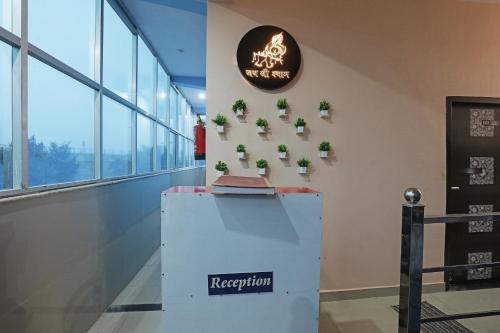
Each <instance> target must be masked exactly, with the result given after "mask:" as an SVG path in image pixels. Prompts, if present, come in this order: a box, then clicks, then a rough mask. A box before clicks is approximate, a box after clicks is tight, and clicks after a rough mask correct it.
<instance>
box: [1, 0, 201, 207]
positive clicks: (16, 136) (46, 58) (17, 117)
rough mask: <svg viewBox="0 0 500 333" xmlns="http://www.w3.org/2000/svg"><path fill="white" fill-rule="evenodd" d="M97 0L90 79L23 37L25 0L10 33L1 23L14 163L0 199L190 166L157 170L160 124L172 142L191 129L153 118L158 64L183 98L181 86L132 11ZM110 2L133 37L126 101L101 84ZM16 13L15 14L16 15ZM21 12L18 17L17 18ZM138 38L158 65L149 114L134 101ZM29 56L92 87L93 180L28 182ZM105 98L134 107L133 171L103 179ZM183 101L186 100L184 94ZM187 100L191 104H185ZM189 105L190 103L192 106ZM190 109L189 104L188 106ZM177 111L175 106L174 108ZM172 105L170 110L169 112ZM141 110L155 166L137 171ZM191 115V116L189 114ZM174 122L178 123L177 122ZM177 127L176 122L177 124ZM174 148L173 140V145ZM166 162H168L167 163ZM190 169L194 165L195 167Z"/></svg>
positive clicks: (186, 136)
mask: <svg viewBox="0 0 500 333" xmlns="http://www.w3.org/2000/svg"><path fill="white" fill-rule="evenodd" d="M95 1H96V8H97V10H96V18H95V22H96V29H95V33H96V39H95V50H96V52H95V53H96V59H95V61H94V64H95V67H96V68H95V71H94V74H95V75H94V78H90V77H88V76H87V75H85V74H83V73H80V72H79V71H77V70H76V69H74V68H72V67H71V66H69V65H67V64H65V63H63V62H61V61H59V60H58V59H56V58H55V57H54V56H52V55H50V54H48V53H46V52H44V51H43V50H41V49H40V48H38V47H36V46H34V45H32V44H30V43H29V42H28V40H27V36H28V17H27V15H28V13H27V12H28V11H27V8H26V10H21V8H20V7H22V6H27V0H20V1H15V2H14V3H16V5H13V7H14V8H13V10H14V13H15V14H16V15H13V17H12V32H11V31H9V30H6V29H5V28H2V27H0V41H2V42H5V43H7V44H9V45H10V46H12V47H13V50H14V51H15V55H13V80H12V85H13V93H12V95H13V96H12V100H13V108H12V109H13V110H12V113H13V115H12V123H13V124H12V135H13V157H12V159H13V163H14V165H15V166H16V167H15V168H14V169H15V170H14V179H13V188H12V189H3V190H0V199H1V198H5V197H13V196H20V195H26V194H31V193H38V192H44V191H50V190H55V189H69V188H73V187H78V186H89V185H98V184H106V183H110V182H115V181H124V180H129V179H135V178H144V177H151V176H155V175H158V174H164V173H172V172H176V171H178V170H179V169H186V168H189V167H186V166H184V167H177V162H176V161H173V165H174V167H173V168H167V170H157V168H156V165H157V162H156V159H157V158H158V157H157V156H156V153H157V140H156V137H157V133H156V130H157V126H158V125H162V126H164V127H166V128H167V137H168V139H169V140H170V137H171V136H170V133H172V134H173V135H175V138H176V141H177V140H179V139H180V138H184V139H185V140H188V141H191V142H193V138H191V137H190V135H189V133H183V132H185V131H183V130H182V129H181V128H173V127H172V126H170V118H168V119H165V121H162V120H161V119H159V118H158V117H157V110H156V107H157V98H158V96H157V89H158V68H160V67H161V69H162V70H163V71H164V72H165V73H166V74H167V75H168V77H169V78H170V82H169V89H175V90H176V93H177V94H178V98H186V97H185V96H184V95H183V94H182V92H181V91H180V89H179V88H178V87H177V86H176V85H175V83H174V82H172V80H171V78H172V76H171V74H170V72H169V71H168V70H167V68H166V66H165V65H164V64H163V62H162V60H161V59H160V58H159V57H158V55H157V53H156V50H155V49H154V48H153V47H152V45H151V43H150V42H149V40H148V39H147V37H146V36H144V35H143V34H142V32H141V31H140V30H139V29H138V28H137V25H136V24H135V22H133V20H132V19H131V18H130V15H129V14H128V13H127V10H126V9H125V8H123V7H122V6H121V4H119V1H117V0H95ZM105 1H107V3H108V4H109V5H110V6H111V7H112V9H113V10H114V11H115V12H116V14H117V15H118V16H119V17H120V18H121V20H122V21H123V22H124V23H125V25H126V26H127V27H128V29H129V30H130V31H131V32H132V35H133V39H134V45H133V46H134V50H133V60H132V63H133V82H132V87H134V89H133V91H132V95H133V96H132V99H131V101H128V100H126V99H124V98H122V97H120V96H119V95H117V94H115V93H114V92H112V91H110V90H109V89H107V88H105V87H104V86H103V75H102V74H103V27H104V17H103V10H104V2H105ZM17 14H18V15H17ZM17 16H19V17H17ZM139 37H140V38H142V39H143V41H144V42H145V44H146V45H147V46H148V48H149V50H150V51H151V53H152V55H153V57H154V58H155V60H156V66H157V70H156V71H155V79H154V87H155V90H154V97H155V100H154V103H153V108H154V112H153V114H149V113H146V112H144V110H141V109H140V108H139V107H138V106H137V70H138V68H137V56H138V47H137V44H138V38H139ZM28 56H31V57H33V58H35V59H37V60H39V61H41V62H42V63H44V64H46V65H48V66H49V67H51V68H52V69H54V70H56V71H59V72H61V73H63V74H66V75H67V76H69V77H70V78H71V79H74V80H76V81H78V82H79V83H81V84H83V85H85V86H87V87H89V88H91V89H93V90H95V92H96V94H95V95H96V98H95V108H94V112H95V117H94V119H95V120H94V123H95V124H94V126H95V127H94V133H95V134H94V135H95V139H94V154H95V155H94V163H95V173H94V175H95V179H92V180H83V181H75V182H69V183H57V184H50V185H40V186H36V187H28V179H29V174H28V163H29V161H28V130H27V119H28V110H27V109H28V107H27V96H28V91H27V89H28V87H27V86H28V84H27V82H28V79H29V78H28V75H27V68H28V66H27V63H28ZM104 97H107V98H110V99H112V100H114V101H115V102H118V103H119V104H122V105H123V106H124V107H127V108H129V109H131V110H132V118H133V119H132V131H133V133H132V174H130V175H125V176H119V177H112V178H103V175H102V131H103V128H102V106H103V98H104ZM186 100H187V99H186ZM188 104H189V103H188ZM191 109H192V107H191ZM192 110H193V109H192ZM175 111H176V112H179V110H175ZM171 112H172V110H169V112H168V113H169V114H168V116H170V113H171ZM138 114H141V115H143V116H145V117H147V118H149V119H151V120H152V121H153V126H152V127H153V132H154V133H153V138H154V140H153V158H154V160H153V171H151V172H148V173H144V174H138V173H137V169H136V167H137V149H136V146H137V120H136V119H137V115H138ZM191 116H192V117H194V116H195V115H194V114H192V115H191ZM177 125H178V124H177ZM177 127H178V126H177ZM169 140H168V144H167V145H168V150H170V141H169ZM175 148H176V149H177V144H176V145H175ZM168 156H172V155H171V153H170V152H168ZM173 156H174V158H176V159H177V151H174V152H173ZM167 166H171V165H170V163H168V165H167ZM194 168H197V167H196V166H195V167H194Z"/></svg>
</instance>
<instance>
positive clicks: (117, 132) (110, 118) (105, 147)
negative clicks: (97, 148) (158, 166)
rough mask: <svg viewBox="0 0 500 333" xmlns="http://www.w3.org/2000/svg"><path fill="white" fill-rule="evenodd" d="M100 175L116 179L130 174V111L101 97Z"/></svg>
mask: <svg viewBox="0 0 500 333" xmlns="http://www.w3.org/2000/svg"><path fill="white" fill-rule="evenodd" d="M102 104H103V120H102V169H103V170H102V174H103V177H105V178H109V177H118V176H125V175H130V174H131V173H132V111H131V110H130V109H129V108H127V107H125V106H123V105H121V104H119V103H117V102H115V101H113V100H112V99H110V98H107V97H103V103H102Z"/></svg>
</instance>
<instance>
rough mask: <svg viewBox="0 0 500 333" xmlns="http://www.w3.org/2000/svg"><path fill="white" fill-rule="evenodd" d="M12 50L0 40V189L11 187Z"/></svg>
mask: <svg viewBox="0 0 500 333" xmlns="http://www.w3.org/2000/svg"><path fill="white" fill-rule="evenodd" d="M12 52H13V51H12V47H11V46H9V45H7V44H5V43H2V42H0V73H2V75H1V76H0V190H2V189H6V188H12V173H13V172H12Z"/></svg>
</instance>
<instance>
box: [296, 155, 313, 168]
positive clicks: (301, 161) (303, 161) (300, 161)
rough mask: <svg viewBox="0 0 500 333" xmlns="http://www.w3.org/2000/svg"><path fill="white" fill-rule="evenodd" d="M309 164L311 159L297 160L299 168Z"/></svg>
mask: <svg viewBox="0 0 500 333" xmlns="http://www.w3.org/2000/svg"><path fill="white" fill-rule="evenodd" d="M310 164H311V161H309V160H308V159H306V158H304V157H303V158H301V159H300V160H298V161H297V165H298V166H299V167H301V168H307V167H308V166H309V165H310Z"/></svg>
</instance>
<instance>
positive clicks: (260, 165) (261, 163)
mask: <svg viewBox="0 0 500 333" xmlns="http://www.w3.org/2000/svg"><path fill="white" fill-rule="evenodd" d="M255 164H256V165H257V171H258V173H259V175H261V176H265V175H266V171H267V166H268V164H267V161H266V160H264V159H260V160H257V161H256V162H255Z"/></svg>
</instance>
